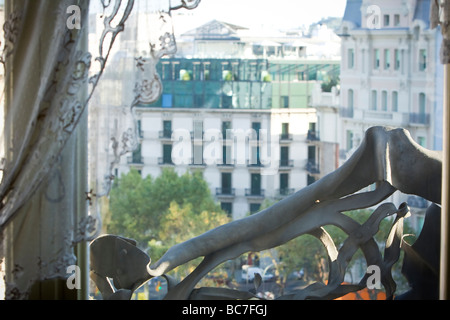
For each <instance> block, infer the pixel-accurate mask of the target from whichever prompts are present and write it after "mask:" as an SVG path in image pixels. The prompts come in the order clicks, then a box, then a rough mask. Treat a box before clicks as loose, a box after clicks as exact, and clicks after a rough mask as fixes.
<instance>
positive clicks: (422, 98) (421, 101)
mask: <svg viewBox="0 0 450 320" xmlns="http://www.w3.org/2000/svg"><path fill="white" fill-rule="evenodd" d="M425 113H426V96H425V93H422V92H421V93H420V94H419V114H425Z"/></svg>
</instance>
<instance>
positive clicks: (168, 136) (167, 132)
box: [159, 130, 172, 139]
mask: <svg viewBox="0 0 450 320" xmlns="http://www.w3.org/2000/svg"><path fill="white" fill-rule="evenodd" d="M159 138H160V139H172V131H170V130H163V131H159Z"/></svg>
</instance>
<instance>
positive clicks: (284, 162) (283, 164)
mask: <svg viewBox="0 0 450 320" xmlns="http://www.w3.org/2000/svg"><path fill="white" fill-rule="evenodd" d="M292 167H294V160H289V159H281V160H280V169H283V168H285V169H290V168H292Z"/></svg>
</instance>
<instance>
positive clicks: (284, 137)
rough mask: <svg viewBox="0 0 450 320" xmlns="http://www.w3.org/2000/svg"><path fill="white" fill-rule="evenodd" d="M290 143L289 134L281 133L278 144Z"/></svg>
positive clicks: (290, 137) (290, 136)
mask: <svg viewBox="0 0 450 320" xmlns="http://www.w3.org/2000/svg"><path fill="white" fill-rule="evenodd" d="M290 141H292V134H291V133H282V134H280V142H290Z"/></svg>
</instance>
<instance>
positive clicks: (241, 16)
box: [181, 0, 346, 29]
mask: <svg viewBox="0 0 450 320" xmlns="http://www.w3.org/2000/svg"><path fill="white" fill-rule="evenodd" d="M345 4H346V0H201V2H200V4H199V5H198V7H197V8H195V9H193V10H185V9H181V10H184V12H182V13H183V14H184V15H187V16H192V17H193V18H194V21H195V23H196V26H199V25H201V24H203V23H206V22H208V21H211V20H213V19H217V20H221V21H224V22H228V23H232V24H237V25H241V26H244V27H249V28H263V27H276V28H277V29H283V28H294V27H300V26H302V25H304V26H306V27H307V26H309V25H310V24H311V23H313V22H317V21H319V20H320V19H322V18H327V17H342V16H343V15H344V10H345ZM194 27H195V26H194Z"/></svg>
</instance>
